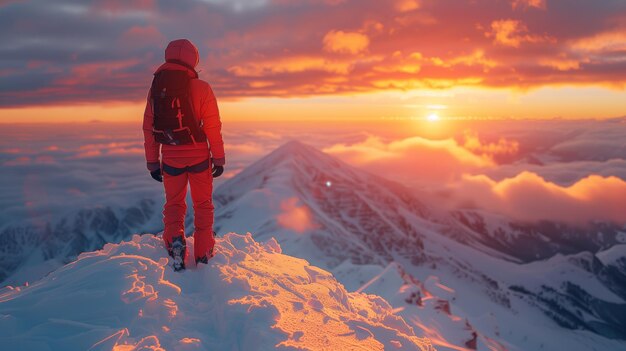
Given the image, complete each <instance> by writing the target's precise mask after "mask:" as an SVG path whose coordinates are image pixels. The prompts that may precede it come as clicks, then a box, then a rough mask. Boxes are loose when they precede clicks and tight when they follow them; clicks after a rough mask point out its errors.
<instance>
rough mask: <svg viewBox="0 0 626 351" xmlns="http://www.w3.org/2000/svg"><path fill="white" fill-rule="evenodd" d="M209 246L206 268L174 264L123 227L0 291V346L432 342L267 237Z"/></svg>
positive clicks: (233, 237)
mask: <svg viewBox="0 0 626 351" xmlns="http://www.w3.org/2000/svg"><path fill="white" fill-rule="evenodd" d="M188 246H189V249H190V250H192V251H193V238H189V240H188ZM216 252H217V254H216V256H215V257H214V258H213V259H211V261H210V262H209V264H208V265H202V266H201V267H199V268H196V267H195V266H194V265H193V264H192V263H191V262H189V265H188V267H189V268H188V270H186V271H184V272H174V271H173V270H172V269H171V268H170V267H168V258H167V255H166V253H165V249H164V248H163V245H162V239H161V238H159V237H156V236H154V235H151V234H147V235H142V236H139V235H135V236H134V237H133V238H132V240H131V241H128V242H122V243H120V244H107V245H105V247H104V249H103V250H99V251H94V252H89V253H84V254H81V255H80V256H79V258H78V260H76V261H75V262H72V263H70V264H68V265H66V266H64V267H62V268H61V269H58V270H56V271H54V272H52V273H51V274H50V275H48V276H47V277H45V278H43V279H42V280H40V281H39V282H36V283H34V284H32V285H30V286H26V287H17V288H12V287H8V288H4V289H2V290H0V315H2V316H3V318H2V320H0V339H2V340H3V347H5V348H7V349H33V350H34V349H62V350H87V349H89V350H111V349H118V348H120V349H121V348H124V349H128V350H131V349H132V350H136V349H160V348H163V349H167V350H170V349H176V350H178V349H181V350H182V349H185V350H191V349H193V350H196V349H216V350H232V349H243V350H260V349H261V350H266V349H273V348H275V347H277V346H282V347H286V348H288V349H298V350H318V349H332V350H345V349H354V348H359V349H368V350H382V349H383V348H384V349H393V348H400V349H403V350H421V351H428V350H432V346H430V342H429V341H428V340H426V339H421V338H418V337H416V336H415V334H414V332H413V329H412V328H411V327H409V326H408V325H407V324H406V322H405V321H404V320H403V319H402V318H401V317H399V316H397V315H395V314H394V313H393V311H392V309H391V307H390V306H389V304H388V303H387V302H386V301H385V300H383V299H382V298H380V297H377V296H374V295H366V294H361V293H351V292H347V291H346V289H345V288H344V287H343V285H341V284H340V283H338V282H337V280H336V279H335V278H334V277H333V276H332V274H330V273H329V272H326V271H324V270H322V269H320V268H317V267H314V266H311V265H309V263H308V262H307V261H305V260H302V259H299V258H295V257H291V256H287V255H284V254H282V253H281V248H280V246H279V245H278V243H277V242H276V241H275V240H273V239H271V240H269V241H268V242H266V243H264V244H260V243H258V242H256V241H255V240H254V239H253V238H252V236H251V235H250V234H247V235H238V234H234V233H229V234H227V235H225V236H224V237H223V238H218V239H217V246H216ZM16 311H19V313H16Z"/></svg>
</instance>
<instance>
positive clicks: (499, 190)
mask: <svg viewBox="0 0 626 351" xmlns="http://www.w3.org/2000/svg"><path fill="white" fill-rule="evenodd" d="M416 123H418V122H415V121H381V122H376V123H356V122H352V123H326V122H324V123H317V124H313V123H306V124H304V123H244V122H230V123H229V122H228V121H226V122H225V123H224V128H223V135H224V140H225V142H226V152H227V165H226V173H225V175H224V177H222V178H219V179H217V180H216V186H219V184H221V183H222V182H223V181H225V179H228V178H230V177H232V176H234V175H236V174H237V173H238V172H239V171H241V170H242V169H243V168H245V167H246V166H248V165H249V164H251V163H252V162H254V161H255V160H257V159H259V158H261V157H262V156H263V155H266V154H267V153H269V152H271V151H272V150H273V149H275V148H276V147H278V146H280V145H281V144H283V143H285V142H286V141H289V140H293V139H295V140H299V141H302V142H305V143H308V144H311V145H313V146H315V147H317V148H319V149H321V150H324V151H325V152H327V153H329V154H331V155H333V156H335V157H338V158H340V159H342V160H343V161H345V162H347V163H349V164H351V165H354V166H356V167H359V168H362V169H364V170H366V171H369V172H371V173H376V174H378V175H380V176H382V177H385V178H390V179H393V180H396V181H399V182H401V183H403V184H405V185H407V186H409V187H411V188H413V189H415V190H416V191H418V192H422V193H428V194H429V195H432V196H433V197H431V198H432V199H435V200H434V201H437V202H438V204H439V205H443V206H447V207H450V208H459V207H474V208H483V209H486V210H490V211H494V212H499V213H501V214H504V215H507V216H510V217H512V218H515V219H518V220H526V221H535V220H543V219H548V220H558V221H564V222H570V223H584V222H586V221H590V220H608V221H614V222H618V223H620V224H624V223H626V210H625V209H626V206H625V205H623V203H624V201H623V199H625V198H626V182H625V180H626V138H624V137H625V136H626V120H624V119H612V120H604V121H595V120H588V121H561V120H552V121H482V122H464V123H460V122H459V123H458V125H455V126H450V127H449V128H448V131H447V132H445V133H438V135H436V136H433V135H432V134H429V133H428V132H427V131H428V128H429V126H428V125H424V126H423V128H422V127H421V126H420V125H419V124H418V125H415V124H416ZM420 123H421V122H420ZM441 123H449V122H441ZM409 126H410V127H409ZM0 134H1V138H0V140H1V141H0V165H2V169H3V171H2V175H3V176H2V178H3V181H2V182H0V193H1V194H2V196H1V197H0V208H2V211H0V223H1V225H2V226H4V225H9V224H13V225H16V224H20V223H23V222H40V223H45V222H48V221H50V220H52V219H54V218H57V217H58V216H60V215H63V214H66V213H69V212H71V211H74V210H76V209H79V208H86V207H94V206H122V207H126V206H128V205H131V204H133V202H134V201H137V200H138V199H144V198H151V199H155V200H157V201H160V202H162V201H163V191H162V185H161V184H160V183H157V182H155V181H154V180H152V179H151V178H150V176H149V174H148V171H147V170H146V167H145V160H144V156H143V140H142V134H141V127H140V125H139V124H138V123H103V122H94V123H85V124H48V125H46V124H43V125H35V124H19V125H8V124H5V125H3V127H2V131H1V132H0Z"/></svg>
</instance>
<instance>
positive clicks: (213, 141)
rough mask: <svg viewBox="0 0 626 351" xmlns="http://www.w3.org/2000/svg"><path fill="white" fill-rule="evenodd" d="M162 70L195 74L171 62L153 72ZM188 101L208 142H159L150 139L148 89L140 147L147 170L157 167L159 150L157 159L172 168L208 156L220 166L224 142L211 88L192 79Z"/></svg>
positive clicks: (223, 161) (151, 113) (197, 161)
mask: <svg viewBox="0 0 626 351" xmlns="http://www.w3.org/2000/svg"><path fill="white" fill-rule="evenodd" d="M196 53H197V51H196ZM166 57H167V53H166ZM179 59H180V58H179ZM181 61H183V62H185V61H187V60H185V57H182V60H181ZM185 63H187V62H185ZM189 64H190V66H192V67H193V66H195V65H196V64H197V58H196V60H195V62H189ZM166 69H167V70H182V71H187V72H188V73H189V76H190V77H192V78H194V77H196V75H195V72H194V71H193V70H191V69H189V68H187V67H185V66H183V65H181V64H177V63H171V62H166V63H164V64H163V65H161V67H159V68H158V69H157V71H156V72H160V71H162V70H166ZM191 101H192V103H193V108H194V113H195V116H196V118H197V119H198V120H200V119H201V120H202V121H203V130H204V133H205V134H206V136H207V141H208V143H206V142H202V143H197V144H191V145H161V144H159V143H157V142H156V141H155V140H154V136H153V135H152V122H153V119H154V114H153V112H152V105H151V104H150V92H148V102H147V104H146V111H145V113H144V115H143V135H144V147H145V151H146V162H147V165H148V170H150V171H154V170H156V169H158V168H159V167H160V161H159V160H160V157H159V154H160V153H161V154H162V155H163V158H162V159H161V160H162V161H163V162H165V163H167V164H168V165H171V166H173V167H185V166H191V165H194V164H197V163H200V162H202V161H204V160H206V159H207V158H209V157H212V158H213V164H214V165H216V166H222V165H224V163H225V162H226V159H225V155H224V141H223V139H222V132H221V130H222V122H221V121H220V114H219V109H218V107H217V100H216V98H215V95H214V94H213V90H211V86H210V85H209V84H208V83H207V82H205V81H203V80H200V79H192V80H191ZM209 145H210V146H209ZM159 150H160V152H159Z"/></svg>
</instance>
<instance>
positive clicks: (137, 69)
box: [0, 0, 626, 123]
mask: <svg viewBox="0 0 626 351" xmlns="http://www.w3.org/2000/svg"><path fill="white" fill-rule="evenodd" d="M171 6H172V5H171V4H170V3H167V2H159V1H156V0H133V1H124V2H122V1H118V0H95V1H80V2H79V1H77V2H75V3H73V4H72V5H68V6H65V7H58V6H56V7H55V6H53V4H46V3H43V4H42V3H38V2H32V1H5V2H2V3H0V9H2V11H0V28H1V29H3V30H2V31H0V33H3V34H0V37H2V38H3V42H5V43H6V45H4V46H3V47H2V48H0V78H1V79H2V83H3V84H2V89H0V122H10V123H15V122H38V123H40V122H68V121H90V120H96V119H97V120H104V121H132V120H139V119H140V118H141V114H142V110H143V104H144V103H143V100H144V99H145V95H146V91H147V88H148V85H149V83H150V79H151V73H152V71H153V70H154V69H155V68H156V67H157V66H158V65H159V63H160V62H161V61H162V52H163V48H164V47H165V45H166V44H167V42H168V41H169V40H171V39H175V38H178V37H188V38H190V39H191V40H192V41H194V42H195V43H196V45H197V46H198V47H199V50H200V54H201V63H200V66H199V68H200V70H201V72H200V76H201V78H203V79H205V80H207V81H209V83H211V85H212V87H213V89H214V91H215V93H216V95H217V97H218V100H219V103H220V107H221V109H222V114H223V118H224V119H225V120H302V119H306V120H320V119H341V120H358V119H367V120H380V119H389V118H400V119H410V118H417V119H422V118H426V117H427V116H429V115H431V114H434V113H436V114H437V115H438V116H440V117H441V118H442V119H446V118H448V119H453V120H455V119H473V118H479V119H481V118H531V119H532V118H558V117H560V118H571V119H574V118H575V119H580V118H610V117H618V116H624V115H626V90H625V87H626V46H625V45H624V43H625V42H626V25H625V23H626V2H616V1H609V0H600V1H586V2H576V3H572V2H571V1H566V0H500V1H497V2H494V1H488V0H473V1H458V0H437V1H435V0H393V1H385V2H381V1H375V0H359V1H356V0H302V1H289V0H258V1H244V0H233V1H227V2H226V1H218V0H215V1H206V2H190V3H180V4H177V6H176V8H171ZM68 33H72V36H71V40H70V39H69V37H68Z"/></svg>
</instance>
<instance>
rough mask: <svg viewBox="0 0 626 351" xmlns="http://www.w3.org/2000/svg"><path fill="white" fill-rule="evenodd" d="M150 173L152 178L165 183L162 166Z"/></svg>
mask: <svg viewBox="0 0 626 351" xmlns="http://www.w3.org/2000/svg"><path fill="white" fill-rule="evenodd" d="M150 175H151V176H152V179H154V180H156V181H157V182H161V183H163V174H162V173H161V169H160V168H159V169H156V170H154V171H152V172H150Z"/></svg>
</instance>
